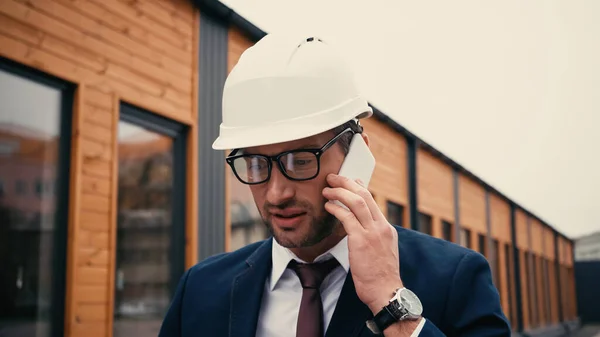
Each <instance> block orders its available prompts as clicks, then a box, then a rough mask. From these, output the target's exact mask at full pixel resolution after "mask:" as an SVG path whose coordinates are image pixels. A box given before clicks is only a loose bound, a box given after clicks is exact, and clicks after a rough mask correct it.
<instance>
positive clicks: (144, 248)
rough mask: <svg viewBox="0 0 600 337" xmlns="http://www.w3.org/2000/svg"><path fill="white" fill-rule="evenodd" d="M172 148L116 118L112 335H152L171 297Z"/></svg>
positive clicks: (154, 135) (158, 136) (155, 135)
mask: <svg viewBox="0 0 600 337" xmlns="http://www.w3.org/2000/svg"><path fill="white" fill-rule="evenodd" d="M173 153H174V151H173V139H172V138H170V137H167V136H163V135H161V134H158V133H154V132H152V131H148V130H146V129H143V128H141V127H138V126H135V125H133V124H130V123H127V122H124V121H121V122H119V182H118V225H117V254H116V272H115V308H114V336H117V337H118V336H128V337H129V336H131V337H135V336H156V335H157V334H158V330H159V328H160V324H161V322H162V319H163V317H164V314H165V312H166V310H167V308H168V305H169V302H170V300H171V275H172V273H171V269H172V268H173V266H172V265H171V261H172V259H171V253H170V252H171V249H172V247H173V245H174V244H175V243H174V242H173V239H174V238H173V226H174V225H173V223H172V222H173V221H172V218H173V217H172V208H173V204H172V200H173V199H172V198H173V160H174V158H173ZM178 244H182V243H178Z"/></svg>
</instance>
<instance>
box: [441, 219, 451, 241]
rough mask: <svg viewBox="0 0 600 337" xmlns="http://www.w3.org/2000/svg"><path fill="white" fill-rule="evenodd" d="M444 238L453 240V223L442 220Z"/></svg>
mask: <svg viewBox="0 0 600 337" xmlns="http://www.w3.org/2000/svg"><path fill="white" fill-rule="evenodd" d="M442 238H443V239H444V240H447V241H452V224H451V223H449V222H448V221H443V220H442Z"/></svg>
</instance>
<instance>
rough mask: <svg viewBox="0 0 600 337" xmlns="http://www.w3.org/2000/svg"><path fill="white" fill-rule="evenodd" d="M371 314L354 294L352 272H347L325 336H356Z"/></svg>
mask: <svg viewBox="0 0 600 337" xmlns="http://www.w3.org/2000/svg"><path fill="white" fill-rule="evenodd" d="M372 316H373V315H372V313H371V310H370V309H369V307H367V306H366V305H365V304H364V303H363V302H362V301H361V300H360V299H359V298H358V295H356V290H355V288H354V281H353V280H352V274H351V272H349V273H348V276H346V281H345V282H344V286H343V288H342V292H341V294H340V297H339V299H338V302H337V305H336V307H335V311H334V313H333V317H332V318H331V323H329V327H328V328H327V332H326V333H325V337H332V336H348V337H353V336H357V335H358V333H359V332H360V331H361V330H362V329H363V328H366V326H365V321H366V320H367V319H369V318H371V317H372Z"/></svg>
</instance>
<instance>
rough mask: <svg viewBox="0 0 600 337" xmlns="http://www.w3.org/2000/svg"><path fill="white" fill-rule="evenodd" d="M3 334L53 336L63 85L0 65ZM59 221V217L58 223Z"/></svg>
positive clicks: (0, 292)
mask: <svg viewBox="0 0 600 337" xmlns="http://www.w3.org/2000/svg"><path fill="white" fill-rule="evenodd" d="M0 88H1V90H0V335H1V336H7V337H16V336H38V337H43V336H49V335H50V323H51V320H50V317H51V313H52V311H53V309H54V308H53V307H52V299H51V297H50V296H51V293H52V282H53V278H54V277H56V273H60V272H61V271H60V270H58V271H56V270H53V269H52V265H53V261H54V260H55V259H56V258H57V256H54V254H53V252H54V245H53V242H54V240H55V235H56V234H55V233H56V231H57V224H56V223H55V215H56V212H57V200H56V198H55V195H54V194H52V193H47V192H45V191H41V190H40V191H39V193H38V191H37V189H36V184H37V182H39V181H49V182H55V181H56V180H57V179H58V175H57V171H58V170H57V164H58V142H59V136H60V120H61V101H62V94H61V92H60V91H59V90H56V89H53V88H50V87H47V86H44V85H40V84H37V83H35V82H32V81H30V80H27V79H24V78H22V77H18V76H15V75H12V74H10V73H8V72H5V71H2V70H0ZM58 225H60V224H58Z"/></svg>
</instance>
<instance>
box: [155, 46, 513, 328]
mask: <svg viewBox="0 0 600 337" xmlns="http://www.w3.org/2000/svg"><path fill="white" fill-rule="evenodd" d="M371 114H372V110H371V108H370V107H369V106H368V104H367V102H366V101H365V100H364V99H362V98H361V97H360V95H359V93H358V91H357V89H356V86H355V85H354V80H353V78H352V72H351V71H350V70H349V68H348V66H347V65H345V63H344V62H343V61H342V59H341V58H340V57H339V55H337V54H336V53H335V52H334V51H333V49H332V48H331V47H330V46H328V45H327V44H326V43H325V42H323V41H321V40H320V39H318V38H312V37H308V38H307V37H302V38H300V39H295V38H290V37H287V36H276V35H267V36H266V37H264V38H263V39H262V40H260V41H259V42H258V43H257V44H256V45H254V46H253V47H251V48H249V49H248V50H247V51H245V52H244V54H243V55H242V57H241V58H240V60H239V62H238V64H237V65H236V67H235V68H234V69H233V70H232V72H231V73H230V74H229V77H228V78H227V81H226V83H225V88H224V93H223V123H222V124H221V128H220V135H219V138H218V139H217V140H216V141H215V142H214V144H213V148H214V149H219V150H225V149H234V150H233V152H231V154H230V155H229V156H228V157H227V159H226V160H227V163H228V164H229V166H230V167H231V169H232V170H233V172H234V173H235V175H236V177H237V179H239V180H240V181H241V182H242V183H245V184H248V185H249V188H250V190H251V192H252V195H253V197H254V200H255V202H256V205H257V207H258V209H259V210H260V214H261V216H262V218H263V220H264V222H265V224H266V226H267V227H268V229H269V230H270V232H271V234H272V238H269V239H267V240H264V241H261V242H257V243H254V244H250V245H248V246H246V247H244V248H242V249H239V250H237V251H235V252H231V253H224V254H219V255H216V256H213V257H210V258H208V259H206V260H204V261H202V262H200V263H198V264H197V265H196V266H194V267H192V268H191V269H189V270H188V271H187V272H186V273H185V275H184V276H183V277H182V278H181V281H180V283H179V285H178V288H177V291H176V294H175V297H174V299H173V302H172V304H171V307H170V308H169V310H168V312H167V314H166V317H165V319H164V322H163V325H162V327H161V331H160V336H161V337H170V336H231V337H243V336H258V337H263V336H265V337H266V336H273V337H277V336H297V337H322V336H324V335H325V336H344V337H347V336H373V335H376V334H381V335H384V336H388V337H392V336H405V337H409V336H421V337H424V336H472V337H484V336H510V327H509V325H508V322H507V320H506V317H505V316H504V314H503V313H502V309H501V307H500V303H499V296H498V293H497V291H496V289H495V287H494V285H493V284H492V279H491V274H490V269H489V266H488V264H487V261H486V260H485V258H484V257H483V256H482V255H480V254H478V253H476V252H474V251H471V250H468V249H466V248H463V247H460V246H458V245H456V244H453V243H449V242H446V241H443V240H440V239H437V238H433V237H430V236H427V235H424V234H421V233H418V232H415V231H411V230H407V229H403V228H401V227H396V226H393V225H391V224H390V223H389V222H388V221H387V220H386V218H385V216H384V215H383V214H382V212H381V211H380V210H379V208H378V206H377V204H376V203H375V201H374V200H373V197H372V196H371V194H370V193H369V191H368V190H367V188H366V187H365V186H364V185H363V184H362V182H360V181H353V180H351V179H348V178H345V177H342V176H339V175H337V174H336V173H337V172H338V171H339V169H340V166H341V164H342V162H343V161H344V158H345V155H346V153H347V152H348V148H349V144H350V140H351V139H352V137H353V135H354V134H362V139H363V140H364V141H365V143H367V144H368V142H369V138H368V136H367V134H366V133H364V132H362V127H361V126H360V124H359V120H360V119H363V118H368V117H370V116H371ZM333 200H337V201H339V202H341V203H342V204H343V205H345V206H347V208H343V207H341V206H340V205H338V204H334V203H333V202H332V201H333Z"/></svg>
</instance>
